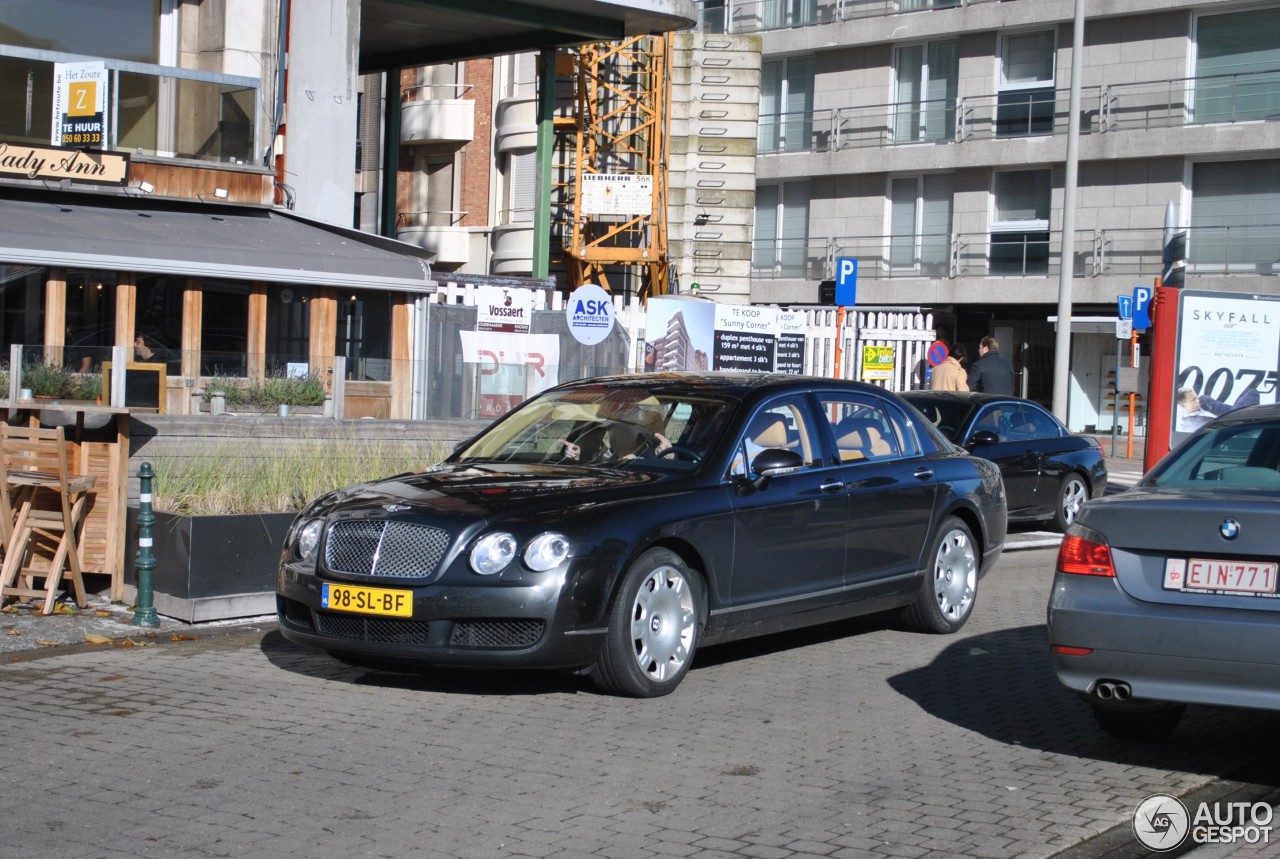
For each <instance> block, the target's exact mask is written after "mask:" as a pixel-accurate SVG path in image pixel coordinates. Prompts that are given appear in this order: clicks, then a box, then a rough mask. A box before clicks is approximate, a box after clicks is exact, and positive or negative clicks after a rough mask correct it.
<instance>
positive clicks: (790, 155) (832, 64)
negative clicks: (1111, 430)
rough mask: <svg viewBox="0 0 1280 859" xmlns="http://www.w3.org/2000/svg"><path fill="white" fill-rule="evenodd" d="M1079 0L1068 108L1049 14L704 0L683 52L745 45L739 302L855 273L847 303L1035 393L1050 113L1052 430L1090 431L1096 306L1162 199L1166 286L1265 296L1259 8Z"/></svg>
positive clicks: (1044, 296) (1154, 236)
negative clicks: (753, 92) (1182, 259)
mask: <svg viewBox="0 0 1280 859" xmlns="http://www.w3.org/2000/svg"><path fill="white" fill-rule="evenodd" d="M1083 3H1084V5H1083V12H1084V15H1085V28H1084V40H1083V43H1084V51H1083V57H1082V63H1081V66H1082V74H1081V78H1080V85H1081V101H1080V111H1079V114H1078V115H1077V116H1075V117H1071V116H1069V115H1068V95H1069V87H1070V71H1071V65H1072V63H1071V59H1072V58H1071V47H1072V21H1073V14H1074V4H1073V2H1071V0H1004V2H986V0H704V2H702V3H701V13H702V16H701V20H700V24H699V31H698V33H697V37H696V38H697V39H698V40H699V42H698V44H699V45H700V46H701V47H704V48H705V47H715V46H716V45H727V44H728V43H727V41H726V39H728V38H730V37H734V38H738V37H745V36H751V37H754V38H756V39H758V41H759V44H760V51H761V57H760V71H759V87H760V95H759V111H758V120H757V121H758V127H757V134H756V142H757V152H756V157H755V162H754V172H755V176H754V197H755V199H754V217H753V221H752V223H753V234H752V240H751V266H750V268H751V275H750V295H749V298H750V300H751V301H753V302H758V303H772V304H797V305H804V304H813V303H818V302H819V300H820V290H821V285H822V282H823V281H830V280H831V278H832V277H833V276H834V274H833V261H834V260H835V259H836V258H838V257H854V258H857V259H858V260H859V267H858V287H857V295H858V303H859V304H860V305H862V304H866V305H874V306H899V307H919V308H921V309H924V310H927V311H929V312H931V313H933V314H934V317H935V320H936V321H937V325H938V329H939V336H941V337H943V338H944V339H958V340H961V341H963V342H966V343H968V344H970V347H971V351H972V346H973V345H975V344H976V342H977V340H978V339H979V338H980V337H982V336H984V335H986V334H992V333H994V334H996V335H997V337H998V338H999V339H1000V341H1001V343H1002V351H1004V352H1005V354H1006V355H1008V356H1009V357H1011V358H1012V359H1013V360H1014V363H1015V365H1016V367H1017V369H1018V371H1019V374H1020V381H1021V384H1022V385H1023V390H1024V391H1026V393H1027V394H1028V395H1029V396H1031V397H1033V398H1037V399H1042V400H1044V401H1046V402H1047V401H1048V400H1049V399H1050V397H1051V387H1052V367H1051V364H1052V357H1053V339H1054V329H1053V324H1052V323H1051V322H1050V321H1049V319H1050V317H1053V316H1054V315H1055V314H1056V310H1057V300H1058V284H1059V271H1060V268H1061V266H1062V265H1063V260H1062V259H1061V246H1062V222H1063V196H1064V181H1065V176H1066V158H1067V136H1068V135H1067V129H1068V127H1069V124H1070V123H1071V122H1076V123H1078V126H1079V130H1080V138H1079V162H1078V164H1079V168H1078V177H1079V178H1078V194H1077V199H1076V211H1075V230H1074V253H1073V254H1072V259H1071V260H1069V261H1068V262H1067V264H1068V265H1069V266H1070V270H1071V275H1072V294H1073V316H1074V318H1075V320H1076V322H1075V336H1074V337H1073V351H1072V378H1073V392H1072V400H1071V411H1072V415H1073V419H1072V423H1073V427H1074V428H1077V429H1083V428H1085V427H1095V428H1106V427H1109V426H1110V417H1109V415H1108V414H1105V413H1104V412H1105V404H1104V402H1103V394H1102V392H1103V390H1104V389H1105V384H1106V378H1107V371H1108V368H1110V367H1112V366H1114V362H1115V354H1116V349H1117V341H1116V339H1115V336H1114V330H1113V328H1114V326H1113V325H1112V323H1111V319H1112V318H1113V317H1114V316H1115V312H1116V311H1115V307H1116V296H1117V295H1121V294H1129V293H1131V292H1132V289H1133V287H1134V286H1135V285H1140V284H1146V285H1150V284H1151V283H1152V282H1153V280H1154V278H1155V277H1156V276H1158V275H1159V274H1160V263H1161V245H1162V231H1163V227H1164V224H1165V213H1166V209H1167V207H1168V205H1169V204H1170V203H1172V204H1173V207H1174V212H1175V217H1176V222H1177V225H1178V226H1179V227H1182V228H1186V229H1187V231H1188V245H1187V249H1188V261H1189V262H1188V268H1187V286H1188V287H1194V288H1196V289H1203V290H1216V291H1223V292H1234V293H1260V294H1275V293H1277V291H1280V280H1278V279H1277V275H1278V274H1280V122H1277V121H1276V120H1278V119H1280V5H1277V4H1275V3H1265V2H1264V3H1246V2H1238V0H1207V2H1196V3H1190V2H1182V0H1173V2H1170V0H1119V1H1118V2H1114V1H1113V0H1108V2H1101V0H1083ZM722 34H723V35H722ZM741 42H742V39H741V38H739V47H737V48H735V49H738V50H740V49H741V48H740V44H741ZM707 68H708V67H707V66H705V65H704V66H702V70H703V72H704V73H705V72H706V70H707ZM695 115H696V113H695ZM1126 363H1127V354H1126Z"/></svg>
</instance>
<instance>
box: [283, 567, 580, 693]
mask: <svg viewBox="0 0 1280 859" xmlns="http://www.w3.org/2000/svg"><path fill="white" fill-rule="evenodd" d="M531 579H533V580H531V581H529V582H517V583H503V584H502V585H501V586H494V584H495V583H493V582H491V581H490V582H485V583H484V584H485V586H476V587H467V586H465V585H444V584H441V583H439V582H437V583H434V584H430V585H425V586H420V587H410V586H406V585H403V584H396V583H389V582H385V581H383V582H377V583H376V586H378V587H393V588H399V589H404V590H408V591H410V592H411V593H412V601H413V616H412V617H409V618H399V617H383V616H379V615H370V614H361V613H354V612H343V611H332V610H330V609H325V608H321V600H320V591H321V585H322V580H321V579H320V578H319V577H318V576H316V575H315V574H314V573H313V572H312V571H311V570H310V569H309V568H299V567H294V566H290V565H287V564H286V565H285V566H284V567H283V568H282V569H281V574H280V578H279V581H278V583H277V594H276V613H277V617H278V618H279V621H280V632H281V633H282V634H283V635H284V637H285V638H287V639H289V640H290V641H293V642H296V643H298V644H305V645H309V646H311V647H317V648H319V649H321V650H325V651H328V652H330V653H333V654H336V655H341V656H346V657H356V658H361V659H365V660H369V661H381V662H386V663H387V664H389V665H403V666H426V665H440V666H458V667H477V668H556V669H576V668H583V667H586V666H588V665H590V664H591V663H592V662H593V661H594V660H595V658H596V654H597V653H598V652H599V648H600V645H601V642H602V640H603V636H604V627H603V624H594V625H593V624H584V623H583V620H584V619H585V616H586V615H589V614H590V612H586V613H584V612H581V611H579V610H577V609H578V608H579V605H578V604H577V603H576V602H575V601H574V600H573V598H572V594H571V593H569V591H570V589H569V588H567V587H566V584H565V583H566V581H572V579H570V578H568V577H567V576H566V574H565V572H564V571H560V572H558V573H557V572H555V571H553V572H550V573H547V574H544V575H543V576H540V577H531ZM339 583H340V584H344V583H345V582H339ZM360 584H367V585H374V584H375V583H373V582H367V583H365V582H361V583H360Z"/></svg>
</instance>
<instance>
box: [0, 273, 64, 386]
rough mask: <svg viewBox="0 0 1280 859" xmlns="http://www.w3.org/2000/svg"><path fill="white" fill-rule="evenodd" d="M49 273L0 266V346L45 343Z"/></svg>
mask: <svg viewBox="0 0 1280 859" xmlns="http://www.w3.org/2000/svg"><path fill="white" fill-rule="evenodd" d="M48 276H49V270H48V269H47V268H43V267H41V266H34V265H0V325H3V326H4V327H3V332H2V334H0V336H2V337H3V340H2V341H0V345H3V346H4V347H5V354H6V355H7V354H8V347H10V346H13V345H14V344H21V345H37V344H40V343H43V342H44V282H45V278H47V277H48ZM77 363H78V362H77Z"/></svg>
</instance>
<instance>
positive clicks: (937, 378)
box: [929, 343, 969, 391]
mask: <svg viewBox="0 0 1280 859" xmlns="http://www.w3.org/2000/svg"><path fill="white" fill-rule="evenodd" d="M950 353H951V354H949V355H947V360H945V361H943V362H942V363H941V364H939V365H938V366H936V367H934V368H933V375H931V376H930V377H929V390H931V391H967V390H969V374H968V373H967V372H966V371H965V369H964V367H962V366H961V365H960V359H961V358H963V357H964V355H965V349H964V344H963V343H952V344H951V349H950Z"/></svg>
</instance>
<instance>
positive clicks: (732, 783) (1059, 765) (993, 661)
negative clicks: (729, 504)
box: [0, 549, 1280, 859]
mask: <svg viewBox="0 0 1280 859" xmlns="http://www.w3.org/2000/svg"><path fill="white" fill-rule="evenodd" d="M1053 559H1054V551H1053V550H1052V549H1035V550H1028V551H1022V552H1015V553H1010V554H1009V555H1007V556H1006V557H1005V558H1004V559H1003V560H1002V561H1001V563H1000V564H999V565H998V566H997V568H996V570H995V571H994V572H993V573H992V574H991V575H990V576H988V577H987V578H986V579H984V580H983V583H982V586H981V589H980V593H979V601H978V605H977V607H976V613H975V615H974V617H973V619H972V620H971V622H970V623H969V624H968V626H966V627H965V628H964V629H963V630H962V631H961V633H960V634H958V635H955V636H950V637H940V636H928V635H920V634H916V633H912V632H909V631H906V630H904V629H902V628H900V627H899V626H898V625H897V624H896V623H895V622H894V621H893V620H892V619H890V618H886V617H884V616H880V617H875V618H868V619H860V620H856V621H852V622H847V623H843V624H837V625H830V626H826V627H822V628H818V629H815V630H809V631H804V632H799V633H793V634H786V635H781V636H775V637H770V638H766V639H760V640H755V641H750V642H743V643H739V644H734V645H724V646H721V647H716V648H708V649H706V650H703V651H702V652H700V653H699V654H698V656H697V658H696V660H695V664H694V666H693V670H692V671H691V672H690V674H689V675H688V677H687V678H686V680H685V682H684V684H683V685H682V686H681V687H680V689H679V690H677V692H676V693H675V694H673V695H671V696H668V697H666V698H661V699H656V700H650V701H636V700H628V699H621V698H609V697H604V696H601V695H599V694H597V693H596V692H595V691H594V689H593V688H592V686H591V684H590V683H589V681H587V680H586V679H584V678H579V677H573V676H565V675H556V674H541V673H487V674H486V673H465V672H434V673H429V674H424V675H422V676H413V677H408V676H399V675H393V674H385V673H374V672H368V671H365V670H361V669H355V668H348V667H345V666H343V665H341V664H339V663H336V662H334V661H332V660H330V659H329V658H327V657H326V656H324V655H323V654H320V653H315V652H311V651H308V650H303V649H300V648H298V647H295V646H293V645H291V644H289V643H288V642H286V641H284V639H283V638H281V637H280V635H279V634H278V633H277V632H275V631H274V629H273V627H272V624H270V623H264V624H260V625H250V626H249V627H248V628H238V629H237V628H232V629H228V628H224V629H221V630H208V631H205V632H202V633H201V634H200V636H199V638H198V639H197V640H190V637H189V638H188V640H177V641H174V640H172V636H171V635H169V634H162V635H159V636H157V637H156V638H155V639H151V640H140V641H139V642H138V643H139V644H142V645H153V646H133V647H117V646H102V647H90V646H87V645H75V646H69V647H53V648H45V649H39V650H29V651H25V652H22V653H20V654H8V655H6V656H5V657H3V658H0V663H2V664H0V730H2V731H3V738H4V746H5V753H4V754H3V755H2V756H0V857H3V859H8V857H13V859H19V857H21V859H28V857H42V859H60V857H76V859H81V857H103V859H115V857H139V856H163V857H170V856H171V857H202V856H254V857H294V856H296V857H307V859H326V857H344V859H345V857H350V856H373V857H397V859H398V857H407V856H424V857H437V856H440V857H508V856H555V857H571V859H572V857H587V856H608V857H654V856H681V857H695V859H717V857H760V858H761V859H770V857H792V856H826V857H837V859H846V857H861V856H866V857H881V856H972V857H1023V856H1030V857H1034V856H1050V855H1054V854H1056V853H1058V852H1060V851H1070V855H1072V856H1074V857H1079V856H1099V855H1128V854H1125V853H1124V851H1125V850H1129V851H1132V849H1133V847H1134V844H1135V842H1134V841H1133V839H1132V837H1131V836H1126V834H1125V830H1126V828H1127V827H1128V825H1129V821H1130V819H1131V815H1132V813H1133V810H1134V808H1135V807H1136V805H1137V803H1138V802H1139V801H1141V800H1142V799H1143V798H1144V797H1147V796H1148V795H1150V794H1153V793H1171V794H1175V795H1187V794H1188V793H1191V792H1195V791H1198V790H1199V791H1212V790H1214V789H1216V788H1218V787H1220V786H1221V785H1224V784H1229V783H1230V782H1224V781H1222V780H1223V779H1231V778H1232V777H1234V776H1237V775H1238V774H1239V773H1240V772H1241V771H1242V768H1246V767H1248V768H1251V769H1250V770H1249V775H1250V778H1252V779H1254V781H1255V783H1259V782H1260V783H1264V787H1265V786H1266V785H1270V786H1274V784H1275V783H1274V782H1273V781H1271V779H1273V778H1276V777H1280V731H1278V730H1277V728H1280V717H1277V715H1275V714H1269V713H1250V712H1230V711H1222V710H1213V709H1209V708H1192V710H1191V711H1190V712H1189V714H1188V717H1187V719H1186V720H1185V721H1184V723H1183V724H1182V726H1181V727H1180V728H1179V729H1178V731H1177V733H1176V734H1175V735H1174V738H1173V739H1172V741H1170V742H1167V743H1163V744H1129V743H1122V742H1119V741H1116V740H1112V739H1110V738H1108V737H1106V736H1105V735H1103V734H1102V733H1101V732H1099V731H1098V730H1097V729H1096V728H1095V727H1094V725H1093V722H1092V719H1091V718H1090V716H1089V714H1088V712H1087V708H1086V707H1085V706H1084V705H1083V704H1082V703H1081V702H1079V701H1078V700H1077V699H1075V698H1074V697H1073V696H1072V695H1070V694H1069V693H1067V692H1066V691H1065V690H1063V689H1062V688H1061V687H1060V686H1059V685H1058V684H1057V682H1056V680H1055V679H1054V677H1053V675H1052V672H1051V670H1050V667H1049V661H1048V658H1047V654H1046V642H1045V631H1044V606H1045V599H1046V596H1047V588H1048V584H1049V580H1050V575H1051V568H1052V564H1053ZM14 660H21V661H14ZM1117 851H1119V852H1117ZM1135 855H1140V854H1135Z"/></svg>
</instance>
